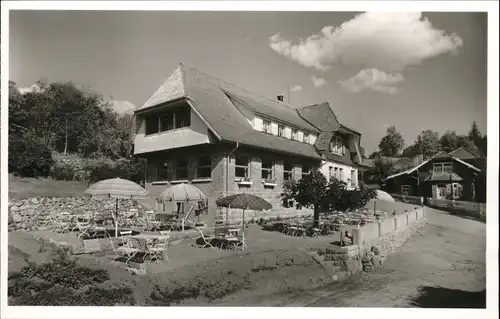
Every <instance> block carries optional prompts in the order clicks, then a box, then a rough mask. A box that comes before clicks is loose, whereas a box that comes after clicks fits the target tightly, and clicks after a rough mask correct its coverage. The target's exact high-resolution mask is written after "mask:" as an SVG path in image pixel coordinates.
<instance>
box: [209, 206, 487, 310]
mask: <svg viewBox="0 0 500 319" xmlns="http://www.w3.org/2000/svg"><path fill="white" fill-rule="evenodd" d="M426 211H427V219H428V223H429V224H428V225H427V226H426V227H425V228H424V229H422V230H421V231H420V233H418V234H416V235H415V236H413V237H412V238H411V239H410V240H409V241H408V242H407V243H406V244H405V245H404V246H402V247H400V248H399V249H397V250H396V251H394V252H393V253H391V254H390V255H389V256H388V258H387V261H386V264H385V265H384V266H383V267H381V268H378V269H377V270H376V271H374V272H373V273H369V274H366V273H362V274H358V275H355V276H353V277H351V278H350V279H348V280H346V281H343V282H339V283H335V284H331V285H328V286H327V287H322V288H320V289H314V290H302V291H295V292H290V293H284V294H271V295H269V294H267V295H266V294H260V295H259V294H257V293H256V292H255V291H243V292H241V293H236V294H234V295H232V296H227V297H226V298H224V299H223V300H221V301H220V302H219V305H224V306H242V305H245V306H316V307H331V306H333V307H441V308H442V307H447V308H454V307H464V308H465V307H477V308H484V307H485V305H486V301H485V300H486V295H485V289H486V269H485V251H486V236H485V234H486V224H484V223H482V222H478V221H474V220H470V219H464V218H460V217H456V216H452V215H449V214H448V213H445V212H442V211H439V210H435V209H431V208H426Z"/></svg>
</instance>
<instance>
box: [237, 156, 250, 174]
mask: <svg viewBox="0 0 500 319" xmlns="http://www.w3.org/2000/svg"><path fill="white" fill-rule="evenodd" d="M249 164H250V157H248V156H236V163H235V176H236V177H238V178H248V177H250V175H249V173H250V172H249V166H250V165H249Z"/></svg>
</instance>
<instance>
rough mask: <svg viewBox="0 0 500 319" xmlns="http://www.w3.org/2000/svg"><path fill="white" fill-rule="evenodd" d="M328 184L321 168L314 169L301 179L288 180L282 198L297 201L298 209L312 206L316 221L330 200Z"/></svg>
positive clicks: (286, 200)
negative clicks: (328, 197)
mask: <svg viewBox="0 0 500 319" xmlns="http://www.w3.org/2000/svg"><path fill="white" fill-rule="evenodd" d="M327 184H328V183H327V180H326V177H325V176H324V175H323V174H322V173H321V172H320V171H319V170H317V169H313V170H312V171H311V172H310V173H309V174H307V175H305V176H304V177H302V178H301V179H300V180H299V181H295V180H292V181H287V183H285V184H284V185H283V193H282V198H283V200H284V201H285V202H288V201H291V200H293V201H295V203H296V207H297V208H298V209H301V208H303V207H311V206H312V208H313V211H314V221H315V223H316V222H317V221H318V220H319V213H320V209H321V208H323V207H325V205H326V204H327V203H328V202H329V201H328V199H327V194H328V190H327Z"/></svg>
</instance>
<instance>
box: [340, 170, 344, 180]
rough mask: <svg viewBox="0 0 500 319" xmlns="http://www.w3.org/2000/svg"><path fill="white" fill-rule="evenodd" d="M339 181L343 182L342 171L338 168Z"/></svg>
mask: <svg viewBox="0 0 500 319" xmlns="http://www.w3.org/2000/svg"><path fill="white" fill-rule="evenodd" d="M339 180H340V181H343V180H344V169H343V168H339Z"/></svg>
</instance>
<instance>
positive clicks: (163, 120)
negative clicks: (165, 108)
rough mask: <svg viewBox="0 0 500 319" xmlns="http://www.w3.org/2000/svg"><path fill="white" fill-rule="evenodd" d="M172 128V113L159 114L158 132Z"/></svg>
mask: <svg viewBox="0 0 500 319" xmlns="http://www.w3.org/2000/svg"><path fill="white" fill-rule="evenodd" d="M173 129H174V113H173V112H172V113H167V114H165V115H162V116H160V132H164V131H170V130H173Z"/></svg>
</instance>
